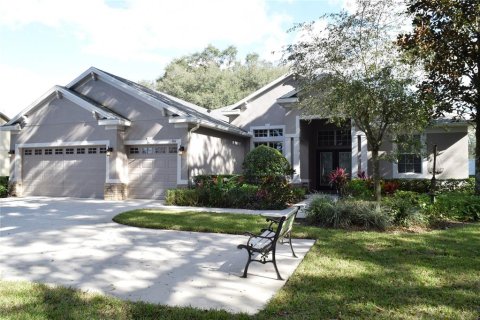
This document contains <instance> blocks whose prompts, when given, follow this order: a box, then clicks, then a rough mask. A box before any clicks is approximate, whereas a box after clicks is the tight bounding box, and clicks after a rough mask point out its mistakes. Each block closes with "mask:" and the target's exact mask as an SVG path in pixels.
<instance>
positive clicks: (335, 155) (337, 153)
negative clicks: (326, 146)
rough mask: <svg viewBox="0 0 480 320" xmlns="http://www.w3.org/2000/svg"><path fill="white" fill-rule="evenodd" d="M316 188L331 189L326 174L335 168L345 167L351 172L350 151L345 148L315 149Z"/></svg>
mask: <svg viewBox="0 0 480 320" xmlns="http://www.w3.org/2000/svg"><path fill="white" fill-rule="evenodd" d="M316 165H317V184H316V185H317V190H331V189H332V187H331V185H330V184H329V181H328V175H329V174H330V173H331V172H332V171H333V170H335V169H336V168H345V169H347V172H348V174H349V175H351V173H352V152H351V151H350V150H349V149H345V150H338V149H336V150H317V160H316Z"/></svg>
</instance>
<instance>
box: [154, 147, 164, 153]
mask: <svg viewBox="0 0 480 320" xmlns="http://www.w3.org/2000/svg"><path fill="white" fill-rule="evenodd" d="M154 151H155V153H167V147H155V148H154Z"/></svg>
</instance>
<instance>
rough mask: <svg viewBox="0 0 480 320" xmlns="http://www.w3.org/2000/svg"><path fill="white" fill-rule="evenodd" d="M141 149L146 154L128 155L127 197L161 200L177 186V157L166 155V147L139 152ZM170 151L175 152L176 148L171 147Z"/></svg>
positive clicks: (150, 148)
mask: <svg viewBox="0 0 480 320" xmlns="http://www.w3.org/2000/svg"><path fill="white" fill-rule="evenodd" d="M127 149H129V148H127ZM143 149H145V152H146V153H138V154H129V155H128V157H129V160H128V164H129V165H128V170H129V174H128V178H129V183H128V196H129V198H139V199H162V198H164V197H165V192H166V190H167V189H172V188H175V187H176V186H177V157H178V155H177V154H176V153H167V151H168V150H169V149H168V146H153V147H149V148H140V149H139V150H140V151H143ZM172 149H173V150H176V146H174V145H172ZM157 151H158V153H156V152H157ZM161 151H164V152H161Z"/></svg>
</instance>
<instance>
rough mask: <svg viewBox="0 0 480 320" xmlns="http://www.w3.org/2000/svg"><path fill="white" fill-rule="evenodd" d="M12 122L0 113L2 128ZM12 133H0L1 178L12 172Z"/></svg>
mask: <svg viewBox="0 0 480 320" xmlns="http://www.w3.org/2000/svg"><path fill="white" fill-rule="evenodd" d="M8 121H10V118H8V117H7V116H6V115H4V114H3V113H1V112H0V126H1V125H4V124H5V123H7V122H8ZM8 151H10V133H9V132H5V131H0V176H8V175H9V172H10V154H9V153H8Z"/></svg>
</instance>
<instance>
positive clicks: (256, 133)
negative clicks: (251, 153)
mask: <svg viewBox="0 0 480 320" xmlns="http://www.w3.org/2000/svg"><path fill="white" fill-rule="evenodd" d="M253 136H254V137H256V138H259V137H268V130H267V129H257V130H253Z"/></svg>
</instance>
